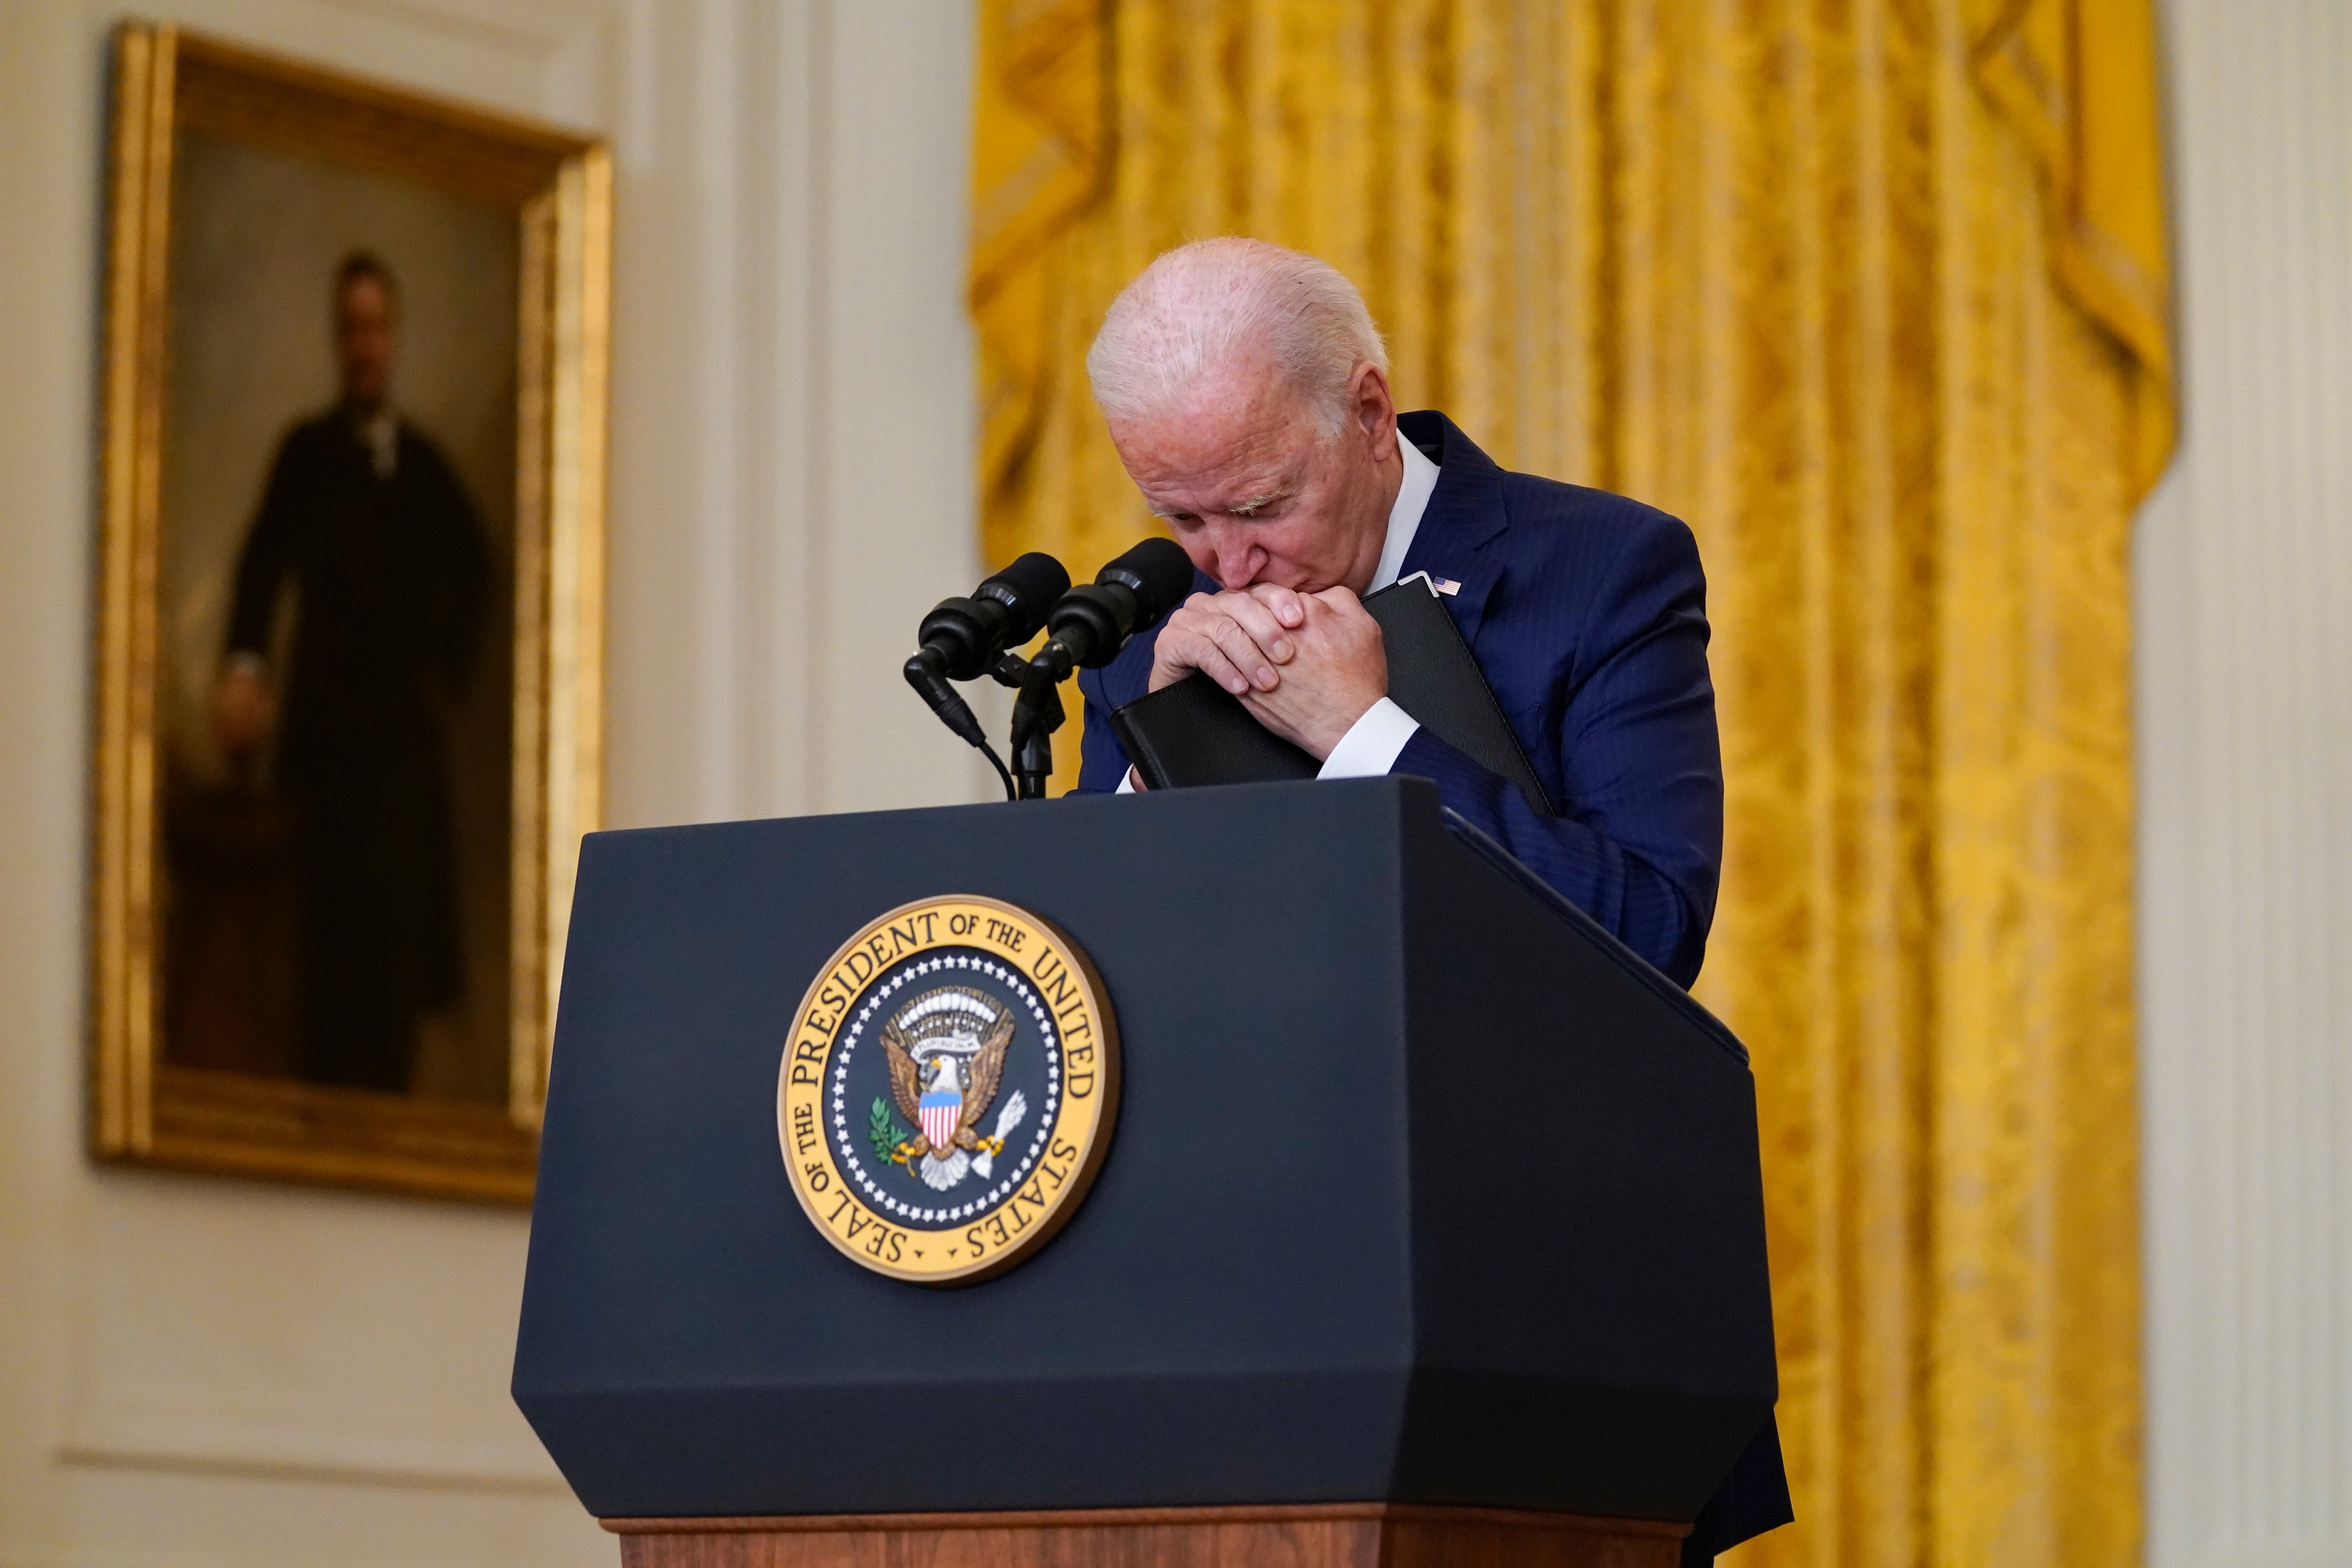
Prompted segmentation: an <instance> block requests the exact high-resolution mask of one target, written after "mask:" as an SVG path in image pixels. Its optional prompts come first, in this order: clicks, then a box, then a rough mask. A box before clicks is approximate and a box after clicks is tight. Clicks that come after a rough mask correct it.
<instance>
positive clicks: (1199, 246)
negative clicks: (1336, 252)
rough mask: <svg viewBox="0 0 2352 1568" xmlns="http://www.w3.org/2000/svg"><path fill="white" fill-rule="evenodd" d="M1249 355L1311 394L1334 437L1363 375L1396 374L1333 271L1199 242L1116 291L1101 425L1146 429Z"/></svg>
mask: <svg viewBox="0 0 2352 1568" xmlns="http://www.w3.org/2000/svg"><path fill="white" fill-rule="evenodd" d="M1253 347H1255V348H1260V349H1263V350H1264V351H1265V353H1268V354H1269V355H1270V356H1271V357H1272V359H1273V360H1274V363H1275V364H1276V367H1277V368H1278V369H1280V370H1281V371H1282V373H1283V374H1285V375H1286V376H1288V377H1289V378H1290V382H1291V384H1293V385H1294V386H1296V387H1297V388H1298V390H1299V391H1300V392H1301V393H1302V394H1304V395H1305V396H1306V399H1307V406H1308V407H1309V408H1311V409H1313V410H1314V413H1315V417H1316V422H1317V423H1318V425H1319V426H1321V427H1322V430H1323V434H1324V435H1326V436H1327V437H1328V436H1336V435H1338V434H1339V430H1340V429H1341V428H1342V426H1345V425H1346V423H1347V420H1348V416H1349V413H1350V411H1351V410H1350V405H1349V397H1348V384H1349V380H1350V379H1351V378H1352V377H1353V376H1354V375H1355V374H1356V367H1357V366H1358V365H1360V364H1362V363H1364V362H1365V361H1367V360H1370V362H1371V363H1374V364H1376V365H1378V366H1380V367H1381V374H1384V375H1385V374H1387V373H1388V368H1389V353H1388V349H1387V346H1386V345H1385V344H1383V343H1382V342H1381V332H1380V329H1379V328H1378V327H1375V326H1374V325H1372V317H1371V312H1370V311H1369V310H1365V309H1364V297H1363V296H1362V295H1361V294H1359V293H1357V292H1356V286H1355V285H1354V284H1353V283H1350V282H1349V281H1348V279H1346V278H1345V277H1343V276H1342V275H1341V274H1340V272H1339V269H1338V268H1335V267H1333V266H1331V265H1330V264H1329V263H1328V262H1325V261H1318V260H1317V259H1316V258H1313V257H1311V256H1306V255H1302V254H1300V253H1299V252H1298V251H1296V250H1285V249H1284V248H1283V247H1280V246H1278V245H1268V244H1266V243H1265V241H1264V240H1260V239H1202V240H1195V241H1194V242H1193V243H1192V244H1191V245H1183V246H1179V247H1176V248H1175V249H1173V250H1170V251H1165V252H1162V253H1161V255H1160V258H1159V259H1158V260H1156V261H1154V262H1153V263H1152V264H1151V265H1150V266H1149V267H1147V268H1144V269H1143V272H1142V274H1141V275H1140V276H1139V277H1138V278H1137V279H1135V281H1134V282H1132V283H1129V285H1128V286H1127V287H1126V288H1125V289H1121V290H1119V295H1118V299H1116V300H1112V301H1111V306H1110V310H1108V312H1107V313H1106V314H1105V315H1104V317H1103V324H1102V331H1099V332H1097V333H1096V334H1095V342H1094V347H1093V348H1091V349H1089V350H1087V380H1089V381H1091V382H1092V383H1093V384H1094V389H1095V402H1096V403H1097V404H1099V405H1101V407H1102V411H1103V414H1104V416H1106V417H1108V418H1110V419H1116V420H1135V419H1148V418H1150V417H1151V416H1154V415H1157V414H1160V413H1162V412H1164V411H1166V410H1168V409H1169V408H1171V407H1172V406H1174V405H1175V404H1176V403H1177V402H1178V401H1179V400H1181V398H1182V397H1183V396H1184V395H1185V394H1186V393H1187V392H1189V391H1190V390H1191V389H1192V385H1193V384H1194V383H1195V382H1197V381H1198V380H1199V379H1200V378H1201V377H1202V375H1203V374H1209V373H1211V372H1213V371H1215V370H1217V369H1219V368H1220V367H1222V366H1223V365H1224V364H1225V363H1227V362H1228V361H1230V360H1231V359H1232V358H1233V357H1234V355H1236V354H1238V353H1243V352H1244V351H1245V350H1248V349H1250V348H1253Z"/></svg>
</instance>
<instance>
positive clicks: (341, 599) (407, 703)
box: [213, 256, 489, 1092]
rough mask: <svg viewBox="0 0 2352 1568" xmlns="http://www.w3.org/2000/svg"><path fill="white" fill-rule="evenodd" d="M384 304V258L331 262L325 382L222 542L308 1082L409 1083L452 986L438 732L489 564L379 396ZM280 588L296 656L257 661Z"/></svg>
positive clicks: (414, 434)
mask: <svg viewBox="0 0 2352 1568" xmlns="http://www.w3.org/2000/svg"><path fill="white" fill-rule="evenodd" d="M398 307H399V300H398V297H397V294H396V292H395V290H394V283H393V279H392V277H391V274H390V273H389V272H387V271H386V270H385V268H383V264H382V263H380V262H378V261H376V260H375V259H373V258H370V257H366V256H354V257H352V258H351V259H349V260H347V261H346V262H344V263H343V265H342V267H341V269H340V270H339V271H338V273H337V275H336V278H335V285H334V322H335V347H336V358H337V362H338V365H339V369H340V371H341V399H340V401H339V402H338V403H337V405H336V406H335V407H333V408H331V409H330V410H328V411H327V412H326V413H324V414H321V415H320V416H318V417H316V418H313V419H310V420H306V421H304V422H303V423H301V424H299V425H297V426H294V428H293V429H292V430H290V431H289V432H288V434H287V436H286V439H285V441H284V443H283V444H282V445H281V446H280V447H278V458H277V461H276V463H275V464H274V465H273V466H272V467H271V468H270V472H269V479H268V488H267V489H266V490H265V492H264V494H263V496H262V500H261V507H260V510H259V511H258V512H257V514H256V516H255V518H254V520H253V524H252V528H251V530H250V531H248V532H247V536H246V541H245V547H244V550H243V552H242V553H241V554H240V555H239V556H238V559H237V568H236V593H235V598H234V600H233V601H232V604H231V607H230V612H229V623H228V637H227V649H226V652H227V659H226V664H225V666H224V670H223V674H222V678H221V681H220V685H219V687H218V689H217V690H216V691H215V699H214V710H213V716H214V725H215V732H216V734H217V735H218V737H219V739H220V741H221V742H222V745H223V747H224V749H225V750H226V752H228V753H229V755H230V756H231V757H232V759H238V758H243V757H249V756H250V755H251V754H252V753H253V752H254V751H255V750H256V749H257V747H258V746H259V744H260V743H261V742H262V741H263V740H264V739H265V738H266V737H267V736H268V733H269V731H271V729H272V728H273V727H274V728H275V729H276V730H277V732H278V747H277V762H276V774H277V784H278V789H279V790H280V791H281V792H282V793H283V794H284V795H286V796H287V797H288V798H289V800H290V801H292V803H293V804H294V805H295V808H296V813H297V820H298V824H299V826H298V828H297V832H298V836H299V852H298V862H299V880H300V915H299V930H300V938H299V940H300V960H299V968H300V1030H301V1073H302V1077H303V1078H305V1079H309V1080H310V1081H312V1082H315V1083H327V1084H342V1085H348V1086H351V1087H354V1088H362V1089H387V1090H392V1091H394V1092H403V1091H405V1090H406V1089H407V1088H408V1081H409V1072H410V1068H411V1066H412V1064H413V1060H414V1058H415V1052H416V1040H417V1026H418V1023H419V1020H420V1019H421V1018H422V1017H423V1016H424V1015H425V1014H426V1013H427V1012H430V1011H433V1010H436V1009H438V1008H443V1007H446V1006H448V1005H451V1004H452V1003H454V1002H455V1001H456V1000H457V996H458V994H459V991H460V988H461V986H462V984H463V978H464V977H463V973H462V968H461V964H460V961H459V932H458V903H457V845H456V841H455V833H454V828H453V825H452V805H451V800H450V781H449V763H448V756H447V746H448V735H447V731H448V722H449V713H450V710H451V707H452V705H453V703H454V701H455V700H456V698H457V695H458V693H459V692H460V690H461V689H463V687H464V684H465V682H466V679H467V674H468V672H469V671H470V669H471V668H472V666H473V662H474V656H475V651H476V645H477V643H478V641H479V638H480V633H481V627H482V622H483V615H484V608H485V605H484V600H485V595H486V594H487V592H488V584H489V561H488V551H487V548H486V546H485V542H484V540H483V535H482V527H481V522H480V521H479V519H478V516H477V514H476V512H475V510H474V508H473V505H472V503H471V502H470V501H468V500H467V497H466V493H465V491H464V489H463V488H462V487H461V486H460V485H459V483H458V481H457V475H456V474H455V473H454V472H453V471H452V470H451V468H450V467H449V463H448V460H447V459H446V458H444V457H443V456H442V454H441V452H440V450H439V448H438V447H436V446H435V445H434V444H433V443H432V442H431V441H430V440H428V439H427V438H426V437H425V436H424V435H423V433H421V432H420V431H418V430H417V429H416V428H415V427H414V426H411V425H409V424H407V423H406V422H405V421H404V420H402V419H401V418H400V417H399V416H398V415H397V414H396V413H394V409H393V406H392V404H391V401H390V389H391V372H392V365H393V360H394V351H395V346H396V337H395V334H396V331H397V326H398V321H397V315H396V312H397V310H398ZM289 587H290V588H292V589H293V590H294V591H295V595H294V603H295V619H294V630H293V636H292V651H291V654H290V656H289V657H288V658H287V660H286V668H285V669H284V670H283V671H282V672H280V671H273V670H272V669H271V668H270V667H269V658H270V650H271V647H272V643H273V626H274V623H275V622H276V620H277V616H278V603H279V598H280V594H281V591H282V590H284V589H287V588H289ZM281 704H282V708H283V714H282V720H281V718H280V716H279V712H278V710H279V708H280V705H281Z"/></svg>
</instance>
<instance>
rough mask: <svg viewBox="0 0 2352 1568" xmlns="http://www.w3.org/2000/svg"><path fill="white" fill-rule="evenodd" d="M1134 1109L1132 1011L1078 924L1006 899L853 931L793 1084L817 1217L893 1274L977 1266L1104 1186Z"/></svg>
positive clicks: (794, 1154)
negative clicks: (1115, 992)
mask: <svg viewBox="0 0 2352 1568" xmlns="http://www.w3.org/2000/svg"><path fill="white" fill-rule="evenodd" d="M1117 1111H1118V1026H1117V1025H1116V1023H1115V1022H1114V1021H1113V1019H1112V1017H1111V1015H1110V1009H1109V1007H1108V1005H1106V1004H1105V1001H1104V997H1103V988H1102V983H1101V981H1099V980H1098V979H1097V978H1096V976H1095V973H1094V970H1093V967H1092V966H1091V965H1089V964H1088V963H1087V958H1086V954H1084V953H1083V952H1079V951H1078V949H1077V946H1076V943H1074V942H1071V941H1070V939H1069V938H1067V937H1066V936H1064V935H1063V934H1062V933H1061V932H1060V931H1056V930H1055V928H1054V927H1052V926H1051V925H1048V924H1047V923H1046V922H1045V921H1042V920H1040V919H1038V918H1037V917H1036V916H1035V915H1033V914H1031V913H1029V912H1028V911H1027V910H1022V909H1016V908H1014V907H1013V905H1011V904H1007V903H1001V902H999V901H998V900H994V899H984V898H980V897H977V896H975V895H969V894H966V895H956V896H950V897H946V898H938V899H926V900H922V901H920V902H919V903H912V904H906V905H903V906H901V907H900V908H898V909H895V910H891V911H890V912H889V913H887V914H886V915H882V916H880V917H879V918H877V920H875V921H873V922H872V923H871V924H869V925H867V926H866V929H865V930H863V931H859V932H858V933H857V934H856V936H853V937H851V938H850V939H849V940H848V941H847V942H844V943H842V945H841V950H840V951H839V952H835V954H834V955H833V958H832V960H831V961H830V962H829V963H826V965H825V966H824V970H823V971H822V972H821V973H819V974H818V975H817V977H816V981H815V983H814V984H812V985H811V986H810V987H809V989H808V994H807V995H805V996H803V998H802V999H801V1005H800V1011H799V1013H798V1014H797V1015H795V1017H794V1023H793V1035H792V1039H791V1042H790V1043H789V1044H788V1045H787V1046H786V1047H785V1049H784V1061H783V1068H782V1071H781V1073H780V1074H779V1075H778V1082H777V1086H776V1130H777V1133H778V1135H779V1136H780V1137H781V1138H782V1142H783V1152H784V1168H785V1170H786V1171H787V1172H789V1173H790V1174H791V1177H792V1183H793V1194H794V1195H795V1196H796V1197H798V1198H799V1199H800V1202H801V1207H802V1209H803V1210H804V1211H805V1212H806V1213H807V1215H808V1217H809V1220H810V1223H812V1224H813V1225H814V1226H816V1227H817V1229H818V1230H820V1231H822V1232H824V1237H825V1239H826V1240H828V1241H830V1242H832V1243H833V1245H834V1246H835V1247H839V1248H840V1249H841V1250H842V1251H843V1252H844V1253H845V1254H846V1255H847V1256H848V1257H849V1258H852V1259H853V1260H855V1261H856V1262H857V1263H858V1264H860V1265H862V1266H863V1267H865V1268H871V1269H873V1270H874V1271H875V1272H876V1273H877V1274H887V1275H889V1276H890V1277H891V1278H892V1279H907V1280H912V1281H914V1282H915V1283H917V1284H922V1285H968V1284H971V1283H972V1282H973V1281H975V1280H980V1279H987V1278H988V1277H989V1276H991V1275H992V1274H997V1273H1001V1272H1002V1271H1003V1270H1004V1269H1007V1268H1012V1267H1013V1265H1014V1264H1016V1263H1018V1262H1020V1261H1021V1260H1022V1259H1023V1258H1026V1257H1028V1256H1029V1255H1030V1254H1031V1253H1033V1252H1034V1251H1035V1250H1036V1249H1037V1248H1038V1247H1040V1246H1042V1245H1043V1244H1044V1243H1045V1240H1046V1239H1047V1238H1048V1237H1051V1236H1052V1235H1053V1234H1054V1232H1055V1231H1056V1230H1058V1229H1060V1228H1061V1226H1062V1225H1063V1223H1064V1222H1065V1221H1066V1220H1067V1219H1068V1218H1069V1217H1070V1215H1071V1214H1072V1213H1073V1212H1074V1211H1075V1210H1076V1208H1077V1205H1078V1202H1079V1200H1080V1199H1081V1198H1083V1197H1084V1196H1085V1195H1086V1190H1087V1184H1088V1183H1090V1182H1092V1181H1093V1180H1094V1173H1095V1169H1096V1167H1097V1166H1098V1165H1099V1164H1100V1163H1102V1157H1103V1152H1104V1150H1105V1149H1106V1148H1107V1147H1108V1143H1109V1141H1110V1130H1111V1121H1112V1119H1113V1117H1114V1116H1115V1114H1116V1113H1117Z"/></svg>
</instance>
